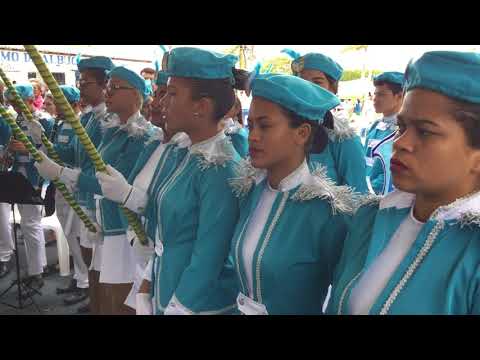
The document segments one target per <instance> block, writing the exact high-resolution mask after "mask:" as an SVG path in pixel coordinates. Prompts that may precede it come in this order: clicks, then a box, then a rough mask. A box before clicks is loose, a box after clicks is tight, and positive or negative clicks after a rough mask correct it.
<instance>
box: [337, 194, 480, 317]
mask: <svg viewBox="0 0 480 360" xmlns="http://www.w3.org/2000/svg"><path fill="white" fill-rule="evenodd" d="M414 197H415V196H414V195H413V194H408V193H404V192H401V191H398V190H396V191H394V192H392V193H390V194H388V195H387V196H386V197H384V198H383V199H382V200H381V201H379V200H378V199H377V200H373V201H370V202H369V203H367V204H365V205H364V206H362V207H361V208H360V209H359V210H358V212H357V214H356V215H355V216H354V218H353V220H352V224H351V226H350V228H349V229H350V231H349V234H348V236H347V238H346V240H345V245H344V249H343V253H342V257H341V260H340V263H339V264H338V266H337V269H336V270H335V276H334V283H333V289H332V295H331V299H330V303H329V305H328V313H330V314H349V300H350V294H351V291H352V289H353V288H354V287H355V285H356V284H357V283H358V280H359V279H360V276H361V274H362V273H363V272H364V271H365V270H367V269H368V267H369V265H371V264H372V262H373V261H374V260H375V258H376V257H377V256H378V255H379V254H380V253H381V252H382V250H383V249H385V247H386V246H387V244H388V242H389V240H390V239H391V237H392V236H393V234H394V233H395V231H396V230H397V228H398V227H399V225H400V224H401V223H402V221H403V220H404V219H405V218H406V217H407V216H409V212H410V210H411V206H413V203H414ZM371 199H372V198H371ZM479 204H480V201H479V194H478V193H477V194H475V195H473V196H472V197H470V198H468V199H466V200H463V201H461V202H457V203H454V204H451V205H448V206H444V207H441V208H439V209H437V211H435V212H434V214H432V216H431V217H430V219H429V220H428V221H427V222H426V223H425V225H423V228H422V229H421V231H420V233H419V234H418V236H417V238H416V240H415V242H414V243H413V245H412V247H411V248H410V250H409V251H408V253H407V255H406V256H405V258H404V259H403V260H402V262H401V263H400V265H399V266H398V268H397V269H396V271H395V272H394V273H393V275H392V277H391V278H390V280H389V281H388V282H387V285H386V286H385V288H384V289H383V291H382V292H381V293H380V295H379V296H378V298H377V299H376V300H375V302H374V304H373V306H372V308H371V310H370V314H392V315H404V314H405V315H406V314H426V315H447V314H450V315H466V314H480V271H479V270H480V228H479V224H480V205H479Z"/></svg>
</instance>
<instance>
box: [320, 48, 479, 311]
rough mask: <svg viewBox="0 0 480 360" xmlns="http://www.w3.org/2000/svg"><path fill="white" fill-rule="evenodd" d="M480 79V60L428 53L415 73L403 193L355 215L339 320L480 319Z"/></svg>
mask: <svg viewBox="0 0 480 360" xmlns="http://www.w3.org/2000/svg"><path fill="white" fill-rule="evenodd" d="M479 73H480V55H479V54H476V53H467V52H464V53H462V52H452V51H434V52H427V53H425V54H423V55H422V56H421V57H420V58H419V59H417V60H416V61H413V62H410V64H409V65H408V67H407V70H406V73H405V91H406V95H405V99H404V102H403V107H402V109H401V110H400V112H399V114H398V115H397V122H398V127H399V128H398V132H397V135H396V138H395V142H394V144H393V156H392V160H391V162H390V164H391V165H390V167H391V170H392V175H393V182H394V184H395V188H396V189H397V190H395V191H394V192H392V193H390V194H388V195H386V196H385V197H383V198H378V199H377V200H374V199H371V198H370V199H369V200H368V201H365V202H364V203H363V206H361V207H360V209H359V210H358V212H357V214H356V215H355V217H354V219H353V223H352V226H351V229H350V233H349V235H348V237H347V238H346V240H345V244H344V249H343V254H342V258H341V260H340V263H339V265H338V267H337V270H336V274H335V278H334V283H333V290H332V298H331V301H330V304H329V308H328V311H329V313H334V314H392V315H397V314H437V315H438V314H445V315H446V314H456V315H465V314H480V272H479V268H480V230H479V225H480V193H479V190H480V181H479V180H480V142H479V139H480V79H479V77H478V76H477V75H478V74H479ZM446 168H448V170H447V171H445V169H446Z"/></svg>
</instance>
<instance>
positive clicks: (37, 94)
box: [30, 79, 44, 110]
mask: <svg viewBox="0 0 480 360" xmlns="http://www.w3.org/2000/svg"><path fill="white" fill-rule="evenodd" d="M30 82H31V83H32V86H33V95H34V101H33V107H34V108H35V109H36V110H41V109H42V107H43V102H44V100H43V93H44V86H43V84H42V83H41V82H40V81H39V80H37V79H30Z"/></svg>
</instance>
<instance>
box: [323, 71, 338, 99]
mask: <svg viewBox="0 0 480 360" xmlns="http://www.w3.org/2000/svg"><path fill="white" fill-rule="evenodd" d="M323 74H324V75H325V77H326V78H327V81H328V84H329V85H330V88H331V89H332V92H333V93H334V94H335V95H337V93H338V80H335V79H334V78H332V77H331V76H329V75H327V74H325V73H323Z"/></svg>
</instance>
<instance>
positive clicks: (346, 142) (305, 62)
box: [283, 49, 368, 193]
mask: <svg viewBox="0 0 480 360" xmlns="http://www.w3.org/2000/svg"><path fill="white" fill-rule="evenodd" d="M283 52H285V53H287V54H288V55H289V56H290V57H292V58H293V61H292V72H293V74H294V75H296V76H299V77H301V78H302V79H304V80H307V81H310V82H312V83H314V84H317V85H319V86H321V87H323V88H324V89H326V90H328V91H330V92H332V93H334V94H337V92H338V82H339V81H340V78H341V77H342V74H343V69H342V67H341V66H340V65H339V64H338V63H336V62H335V61H334V60H333V59H331V58H330V57H328V56H325V55H323V54H319V53H308V54H305V55H303V56H300V54H298V53H296V52H295V51H293V50H289V49H284V50H283ZM325 142H326V143H328V145H327V146H326V147H325V148H324V147H323V146H322V143H325ZM317 143H319V145H317ZM318 148H323V151H321V152H320V151H319V150H318ZM310 157H311V159H310V163H311V165H313V163H319V164H322V165H323V166H325V167H326V168H327V174H328V176H329V177H330V178H331V179H332V180H333V181H335V183H336V184H337V185H349V186H351V187H352V188H353V189H354V190H355V191H357V192H360V193H367V192H368V187H367V182H366V165H365V160H364V155H363V147H362V143H361V141H360V137H359V136H358V135H357V134H356V133H355V130H354V129H353V128H352V127H351V126H350V124H349V120H348V118H347V115H346V114H344V113H343V114H342V113H337V112H336V113H332V111H328V112H327V113H326V114H325V120H324V121H323V122H322V126H321V127H320V130H319V131H318V132H317V138H316V139H315V141H314V144H313V147H312V153H311V156H310Z"/></svg>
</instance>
